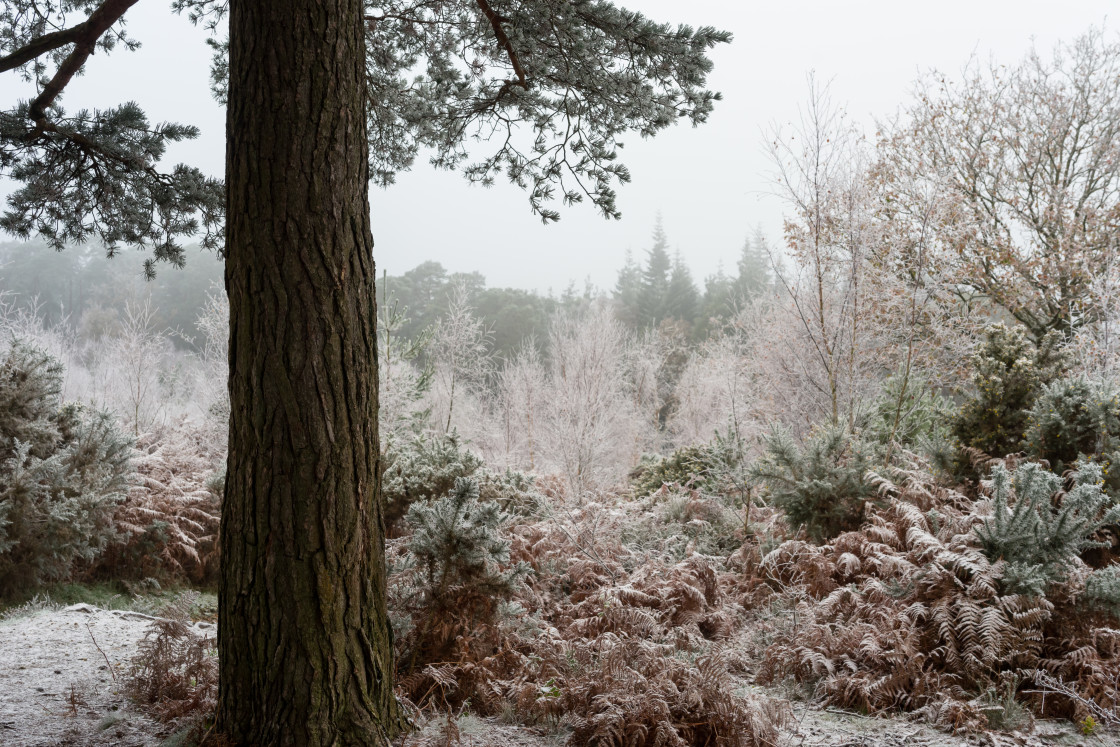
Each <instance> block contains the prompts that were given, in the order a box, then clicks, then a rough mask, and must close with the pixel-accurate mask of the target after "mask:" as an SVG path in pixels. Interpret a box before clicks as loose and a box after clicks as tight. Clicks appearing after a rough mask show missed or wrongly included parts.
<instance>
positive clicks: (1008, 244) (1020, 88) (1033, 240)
mask: <svg viewBox="0 0 1120 747" xmlns="http://www.w3.org/2000/svg"><path fill="white" fill-rule="evenodd" d="M904 114H905V116H904V117H903V118H902V119H901V120H900V122H899V123H898V124H897V125H896V126H894V127H893V128H892V131H891V133H890V137H889V138H888V139H886V141H885V142H884V143H883V144H882V146H881V148H880V151H881V153H882V155H883V162H884V165H885V166H886V172H885V176H886V178H887V186H888V191H887V193H886V195H885V196H887V197H890V198H892V199H902V200H907V199H909V198H910V193H911V192H912V191H913V189H914V188H915V187H917V188H918V189H920V190H922V191H923V192H924V191H926V190H927V189H930V188H932V189H933V190H934V191H935V192H936V193H937V195H938V197H939V199H941V200H944V201H945V202H946V205H945V209H943V210H941V211H940V214H939V225H938V226H937V230H936V244H935V248H936V250H937V251H936V262H937V263H938V264H940V265H942V266H943V269H944V271H945V272H946V273H947V274H948V275H949V276H950V277H951V279H952V281H953V282H954V283H956V284H957V285H958V286H959V287H960V288H961V290H962V292H963V291H967V292H969V293H971V294H973V295H976V296H980V297H982V298H984V299H986V300H987V301H988V302H989V303H991V304H995V305H996V306H998V307H999V308H1002V309H1003V310H1005V311H1006V313H1008V314H1010V315H1012V316H1013V317H1014V318H1015V319H1016V320H1018V321H1019V322H1020V323H1022V324H1023V325H1024V326H1025V327H1026V328H1027V330H1028V331H1029V332H1030V334H1031V336H1032V337H1033V338H1035V339H1036V340H1038V339H1041V338H1042V337H1043V336H1044V335H1045V334H1046V333H1047V332H1048V331H1051V330H1057V331H1058V332H1060V333H1061V334H1062V335H1064V336H1065V337H1066V339H1069V338H1070V337H1072V335H1073V334H1074V332H1075V331H1076V330H1077V329H1078V328H1079V327H1081V326H1083V325H1085V324H1090V323H1092V322H1094V321H1096V320H1097V319H1099V318H1100V317H1101V315H1102V314H1103V309H1102V308H1101V305H1100V302H1099V297H1098V296H1097V295H1096V294H1095V293H1094V292H1093V280H1094V278H1097V277H1099V276H1100V275H1102V274H1103V273H1105V272H1106V269H1107V267H1108V265H1109V263H1110V262H1112V261H1113V260H1112V258H1113V257H1114V256H1115V254H1116V248H1117V243H1118V242H1120V43H1117V42H1115V41H1108V40H1106V39H1105V37H1104V32H1103V30H1100V29H1093V30H1090V31H1089V32H1088V33H1086V34H1084V35H1082V36H1081V37H1079V38H1077V39H1076V40H1075V41H1073V42H1072V43H1068V44H1059V45H1058V46H1057V48H1056V49H1055V50H1054V53H1053V55H1052V56H1051V57H1050V58H1046V57H1044V56H1043V55H1042V54H1041V53H1039V52H1038V51H1037V50H1032V51H1031V52H1030V53H1029V54H1028V55H1027V56H1026V58H1025V59H1023V60H1022V61H1021V62H1020V63H1018V64H1017V65H1013V66H1010V67H1008V66H1002V65H996V64H994V63H993V64H990V65H988V64H983V63H982V62H981V61H980V60H978V59H973V60H972V62H971V63H970V64H969V65H968V66H967V67H966V68H965V70H964V73H963V76H962V77H960V78H959V79H958V78H955V77H952V76H948V75H944V74H941V73H937V72H934V73H931V74H929V75H927V76H926V77H925V78H924V79H923V80H922V81H920V83H919V87H918V92H917V96H916V97H915V101H914V103H913V104H912V105H911V106H910V107H909V108H908V109H907V110H906V111H905V113H904Z"/></svg>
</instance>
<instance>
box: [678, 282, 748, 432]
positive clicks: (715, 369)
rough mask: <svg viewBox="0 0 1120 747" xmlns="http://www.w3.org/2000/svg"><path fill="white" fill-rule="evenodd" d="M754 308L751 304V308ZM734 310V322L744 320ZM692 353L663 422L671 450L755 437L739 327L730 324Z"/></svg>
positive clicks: (742, 330)
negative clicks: (724, 433)
mask: <svg viewBox="0 0 1120 747" xmlns="http://www.w3.org/2000/svg"><path fill="white" fill-rule="evenodd" d="M756 303H757V302H752V303H751V304H750V305H751V307H752V310H753V307H754V306H755V305H756ZM744 313H745V312H744V310H742V309H741V310H740V313H739V314H738V317H740V318H741V317H742V316H743V315H744ZM729 327H730V328H729V329H727V330H725V331H724V332H723V334H721V335H719V336H717V337H714V338H712V339H710V340H708V341H707V342H705V343H704V345H702V346H701V347H700V348H699V349H698V350H696V351H694V352H693V353H692V355H691V356H690V357H689V359H688V364H687V365H686V366H685V368H684V371H683V373H682V374H681V378H680V382H679V383H678V385H677V400H678V406H677V408H676V411H675V412H674V413H673V417H672V418H671V419H670V420H669V431H670V434H671V436H672V440H673V443H674V444H675V445H676V446H678V447H679V446H687V445H689V444H694V443H701V442H706V441H710V440H711V439H712V438H713V437H714V436H715V434H716V431H717V430H723V429H730V431H731V433H732V435H733V436H734V437H735V438H736V441H737V442H742V441H743V440H744V439H746V438H747V437H748V436H750V435H754V434H755V433H756V429H755V428H754V427H753V426H754V424H756V423H757V421H758V418H757V417H756V412H757V411H756V409H755V408H757V404H758V399H759V398H758V395H757V393H756V392H755V390H754V385H755V383H756V379H755V377H753V376H752V375H751V374H752V368H753V367H752V366H751V365H750V363H751V360H752V357H753V356H752V354H753V353H754V352H755V351H754V349H753V348H754V342H755V341H753V340H751V339H749V338H748V336H747V330H746V328H745V325H743V324H731V325H729Z"/></svg>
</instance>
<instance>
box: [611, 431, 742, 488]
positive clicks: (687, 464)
mask: <svg viewBox="0 0 1120 747" xmlns="http://www.w3.org/2000/svg"><path fill="white" fill-rule="evenodd" d="M744 450H745V449H744V444H743V443H742V441H741V440H740V439H738V438H736V437H735V435H734V433H733V432H731V431H730V430H729V431H728V432H727V433H722V432H720V431H718V430H717V431H716V434H715V437H714V438H713V439H712V440H711V442H710V443H706V444H694V445H692V446H683V447H681V448H679V449H676V450H675V451H673V452H672V453H671V454H669V455H668V456H660V455H653V454H647V455H643V456H642V459H641V461H640V462H639V463H638V466H637V467H635V468H634V470H633V471H632V472H631V473H630V487H631V489H632V490H633V491H634V494H635V495H637V496H645V495H649V494H650V493H652V492H654V491H656V490H660V489H661V488H662V486H665V485H677V486H680V487H683V488H686V489H691V488H695V489H698V490H701V491H704V492H706V493H713V492H726V493H735V492H742V491H743V489H744V488H745V482H746V480H745V477H746V476H745V474H744V470H743V462H744V458H743V456H744V454H743V452H744Z"/></svg>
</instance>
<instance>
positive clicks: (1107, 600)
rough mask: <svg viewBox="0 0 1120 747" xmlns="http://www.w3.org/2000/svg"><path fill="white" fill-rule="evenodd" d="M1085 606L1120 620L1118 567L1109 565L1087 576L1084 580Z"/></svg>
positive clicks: (1119, 577) (1119, 570) (1119, 572)
mask: <svg viewBox="0 0 1120 747" xmlns="http://www.w3.org/2000/svg"><path fill="white" fill-rule="evenodd" d="M1082 598H1083V599H1084V601H1085V603H1086V604H1088V605H1089V606H1091V607H1098V608H1100V609H1104V610H1107V611H1108V612H1109V613H1110V614H1112V615H1113V616H1114V617H1118V618H1120V565H1110V566H1106V567H1104V568H1101V569H1099V570H1096V571H1093V572H1092V573H1090V574H1089V578H1087V579H1086V580H1085V596H1084V597H1082Z"/></svg>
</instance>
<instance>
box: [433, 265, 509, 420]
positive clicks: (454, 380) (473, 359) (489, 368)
mask: <svg viewBox="0 0 1120 747" xmlns="http://www.w3.org/2000/svg"><path fill="white" fill-rule="evenodd" d="M490 338H491V335H490V332H489V330H487V328H486V325H485V323H484V322H483V321H482V320H481V319H479V318H478V316H477V315H476V314H475V312H474V306H473V305H472V304H471V299H470V294H469V293H468V292H467V290H466V288H465V287H463V286H462V285H460V286H458V287H456V288H455V289H454V290H453V291H452V294H451V303H450V305H449V306H448V309H447V313H446V314H444V315H443V316H441V317H440V318H439V319H438V320H436V324H435V328H434V329H433V330H432V339H431V342H430V343H429V344H428V358H429V360H430V362H431V366H432V387H431V394H430V402H431V417H432V422H433V426H434V427H435V428H436V429H437V430H439V431H441V432H443V433H450V432H451V429H452V427H453V426H454V425H455V424H456V423H457V422H463V423H468V424H469V423H471V422H472V418H477V417H478V415H479V411H480V409H481V407H482V405H481V404H480V402H479V401H478V400H479V398H480V397H481V396H484V389H485V387H486V385H487V384H488V383H489V382H488V379H489V376H490V374H491V373H492V372H493V369H494V358H493V355H492V352H491V349H490ZM474 422H477V421H474Z"/></svg>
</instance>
